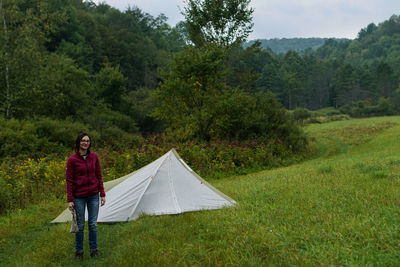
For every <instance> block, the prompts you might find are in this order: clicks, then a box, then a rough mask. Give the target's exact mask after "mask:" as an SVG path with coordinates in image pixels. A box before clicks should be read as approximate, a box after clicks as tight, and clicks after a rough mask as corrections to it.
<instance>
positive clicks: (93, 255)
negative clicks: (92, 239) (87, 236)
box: [90, 249, 99, 257]
mask: <svg viewBox="0 0 400 267" xmlns="http://www.w3.org/2000/svg"><path fill="white" fill-rule="evenodd" d="M97 255H99V251H98V250H97V249H92V250H90V257H96V256H97Z"/></svg>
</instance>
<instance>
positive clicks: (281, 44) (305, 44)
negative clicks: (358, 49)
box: [244, 38, 348, 54]
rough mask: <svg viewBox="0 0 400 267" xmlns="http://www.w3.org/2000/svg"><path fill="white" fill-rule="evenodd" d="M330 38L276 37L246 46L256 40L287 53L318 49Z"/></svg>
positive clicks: (273, 49)
mask: <svg viewBox="0 0 400 267" xmlns="http://www.w3.org/2000/svg"><path fill="white" fill-rule="evenodd" d="M327 40H330V38H282V39H279V38H274V39H258V40H251V41H249V42H247V43H246V44H245V45H244V46H245V47H247V46H250V45H252V44H253V43H254V42H256V41H259V42H261V47H262V48H270V49H271V50H272V51H273V52H274V53H277V54H281V53H286V52H287V51H289V50H295V51H297V52H302V51H304V50H306V49H312V50H316V49H317V48H319V47H321V46H322V45H323V44H324V43H325V41H327ZM333 40H335V41H338V42H340V41H347V40H348V39H338V38H333Z"/></svg>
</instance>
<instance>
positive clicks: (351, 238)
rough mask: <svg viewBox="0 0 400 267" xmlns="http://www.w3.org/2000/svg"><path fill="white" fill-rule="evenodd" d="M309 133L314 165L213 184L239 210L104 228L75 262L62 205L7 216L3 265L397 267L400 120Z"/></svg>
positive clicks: (334, 125) (0, 242) (1, 243)
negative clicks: (95, 251)
mask: <svg viewBox="0 0 400 267" xmlns="http://www.w3.org/2000/svg"><path fill="white" fill-rule="evenodd" d="M305 130H306V132H307V133H308V134H309V135H310V136H311V137H312V140H313V142H314V143H315V145H316V146H318V147H319V148H320V150H319V151H320V153H319V154H318V156H316V157H314V158H313V159H310V160H308V161H305V162H303V163H299V164H294V165H291V166H288V167H281V168H275V169H272V170H266V171H262V172H258V173H253V174H248V175H242V176H232V177H226V178H220V179H212V178H211V179H208V181H209V182H210V183H211V184H212V185H213V186H215V187H216V188H218V189H219V190H221V191H222V192H223V193H225V194H226V195H228V196H230V197H232V198H233V199H235V200H236V201H237V202H238V205H237V206H235V207H233V208H226V209H221V210H214V211H202V212H193V213H186V214H181V215H173V216H144V217H141V218H139V219H138V220H136V221H132V222H128V223H117V224H99V226H98V227H99V249H100V255H99V257H97V258H94V259H91V258H90V257H89V256H88V253H87V251H88V247H87V241H86V240H87V234H86V235H85V252H86V254H85V256H84V259H83V261H77V260H75V259H74V245H73V244H74V235H73V234H70V233H69V228H70V225H69V224H50V223H49V222H50V221H51V220H52V219H54V218H55V217H56V216H57V215H58V214H59V213H60V212H61V211H63V210H64V209H65V208H66V203H65V201H64V200H60V199H56V198H50V199H46V200H44V201H42V202H41V203H40V204H38V205H33V206H31V207H29V208H27V209H20V210H17V211H14V212H12V213H10V214H8V215H5V216H2V217H0V265H1V266H399V265H400V253H399V251H400V224H399V221H400V117H376V118H367V119H351V120H344V121H335V122H329V123H323V124H312V125H309V126H306V127H305ZM178 152H179V151H178ZM85 230H86V231H87V227H86V229H85ZM86 233H87V232H86Z"/></svg>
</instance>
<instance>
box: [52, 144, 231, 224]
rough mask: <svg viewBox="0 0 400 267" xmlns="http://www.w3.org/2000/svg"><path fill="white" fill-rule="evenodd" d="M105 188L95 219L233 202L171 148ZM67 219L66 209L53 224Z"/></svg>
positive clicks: (134, 216)
mask: <svg viewBox="0 0 400 267" xmlns="http://www.w3.org/2000/svg"><path fill="white" fill-rule="evenodd" d="M104 188H105V190H106V192H107V193H106V200H107V201H106V205H104V206H102V207H100V209H99V216H98V220H97V221H98V222H125V221H131V220H135V219H137V218H138V217H139V216H140V215H141V214H148V215H162V214H179V213H183V212H188V211H198V210H210V209H220V208H223V207H226V206H233V205H235V204H236V202H235V201H234V200H232V199H231V198H229V197H228V196H226V195H224V194H223V193H221V192H220V191H218V190H217V189H215V188H214V187H212V186H211V185H210V184H208V183H207V182H206V181H204V180H203V179H202V178H201V177H200V176H199V175H197V174H196V173H195V172H194V171H193V170H192V169H191V168H190V167H189V166H188V165H187V164H186V163H185V162H184V161H183V160H182V159H181V158H180V157H179V155H178V154H177V153H176V151H175V150H174V149H172V150H170V151H169V152H168V153H167V154H165V155H163V156H162V157H160V158H159V159H157V160H155V161H153V162H152V163H150V164H148V165H146V166H145V167H143V168H141V169H140V170H138V171H136V172H133V173H130V174H128V175H126V176H124V177H121V178H119V179H116V180H113V181H110V182H107V183H104ZM86 215H87V212H86ZM66 221H71V213H70V212H69V210H68V209H66V210H65V211H64V212H63V213H61V214H60V215H59V216H58V217H57V218H56V219H54V220H53V221H52V223H58V222H66Z"/></svg>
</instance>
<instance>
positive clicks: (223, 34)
mask: <svg viewBox="0 0 400 267" xmlns="http://www.w3.org/2000/svg"><path fill="white" fill-rule="evenodd" d="M249 3H250V0H200V1H199V0H187V1H186V5H187V6H186V7H185V8H184V11H183V12H182V14H183V15H184V16H185V19H186V30H187V32H188V35H189V38H190V40H191V41H192V43H194V44H195V45H196V46H198V47H201V46H203V45H204V44H205V43H209V42H212V43H216V44H219V45H222V46H231V45H233V44H238V43H242V42H244V41H245V40H246V38H247V37H248V35H249V34H250V32H251V29H252V27H253V23H252V22H251V21H252V14H253V12H254V10H253V9H252V8H249V7H248V5H249Z"/></svg>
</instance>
